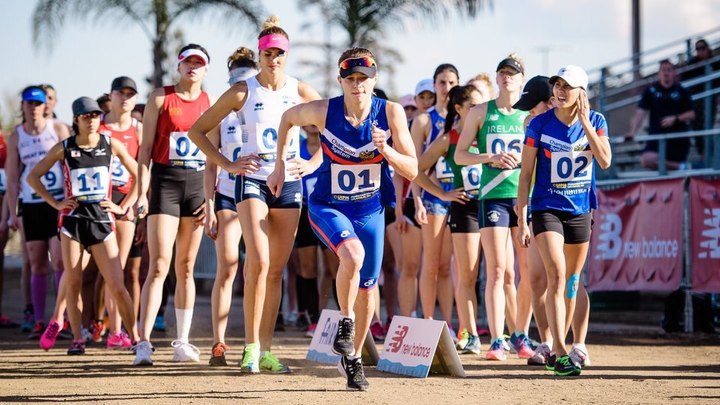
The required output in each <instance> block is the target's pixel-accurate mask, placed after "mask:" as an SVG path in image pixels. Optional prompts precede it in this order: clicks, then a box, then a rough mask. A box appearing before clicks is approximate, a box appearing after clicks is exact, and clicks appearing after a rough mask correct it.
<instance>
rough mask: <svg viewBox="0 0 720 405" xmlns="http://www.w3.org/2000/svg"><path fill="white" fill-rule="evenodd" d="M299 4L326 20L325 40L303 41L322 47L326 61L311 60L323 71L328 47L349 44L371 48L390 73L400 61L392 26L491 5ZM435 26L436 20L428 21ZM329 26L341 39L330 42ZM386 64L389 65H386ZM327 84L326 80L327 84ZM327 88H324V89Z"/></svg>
mask: <svg viewBox="0 0 720 405" xmlns="http://www.w3.org/2000/svg"><path fill="white" fill-rule="evenodd" d="M298 2H299V6H300V8H305V7H308V6H310V7H317V8H318V9H319V11H320V14H321V15H322V21H320V22H321V23H323V24H325V30H326V35H325V41H322V42H318V41H307V42H303V45H305V46H311V47H315V48H318V49H322V50H323V51H324V53H325V57H326V58H327V61H326V62H325V63H323V64H320V63H318V62H310V63H307V64H306V65H307V66H309V67H314V68H316V69H317V70H318V71H320V72H322V73H323V74H326V72H325V71H326V70H328V68H329V67H330V68H329V69H330V71H332V69H333V65H334V63H333V61H332V55H331V54H330V51H331V50H334V49H337V48H341V49H343V48H346V47H351V46H363V47H367V48H372V49H373V51H374V53H375V54H376V56H377V58H378V59H385V63H384V64H383V66H385V67H386V69H387V70H388V73H389V74H390V75H391V76H392V74H393V73H394V72H393V71H392V66H394V65H396V64H397V63H398V62H402V54H401V53H400V52H398V51H396V50H394V49H392V48H390V47H388V46H387V45H385V44H387V41H385V40H384V36H385V33H386V32H387V31H388V30H390V29H392V28H399V29H404V28H405V26H404V24H405V23H406V22H408V21H410V20H415V19H425V20H427V21H429V22H431V23H435V22H437V21H439V20H442V19H447V18H449V17H450V16H452V15H457V16H459V17H461V18H474V17H475V16H476V15H477V13H478V11H480V10H482V9H484V8H488V7H492V0H298ZM430 26H434V27H438V26H439V24H430ZM330 27H336V28H338V29H340V30H341V31H343V32H344V33H345V34H346V38H344V43H342V44H336V43H333V42H334V41H333V40H332V38H333V37H332V35H330V34H329V30H330ZM388 68H389V69H388ZM391 82H392V81H391ZM326 85H327V84H326ZM326 91H327V89H326Z"/></svg>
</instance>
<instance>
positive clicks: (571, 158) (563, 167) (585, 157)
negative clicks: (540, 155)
mask: <svg viewBox="0 0 720 405" xmlns="http://www.w3.org/2000/svg"><path fill="white" fill-rule="evenodd" d="M550 167H551V170H552V176H551V178H550V181H552V182H553V183H567V182H573V181H590V180H591V179H592V172H593V164H592V152H591V151H589V150H586V151H582V152H580V151H566V152H552V154H551V160H550Z"/></svg>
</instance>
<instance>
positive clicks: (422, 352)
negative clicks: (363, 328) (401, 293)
mask: <svg viewBox="0 0 720 405" xmlns="http://www.w3.org/2000/svg"><path fill="white" fill-rule="evenodd" d="M377 368H378V370H380V371H385V372H388V373H393V374H403V375H408V376H411V377H420V378H425V377H427V376H428V374H429V373H431V372H432V373H433V374H445V375H451V376H455V377H465V370H464V369H463V367H462V364H461V363H460V357H458V354H457V350H455V345H454V344H453V341H452V338H451V337H450V332H449V331H448V328H447V324H446V323H445V322H442V321H435V320H431V319H418V318H408V317H404V316H394V317H393V320H392V323H391V324H390V329H389V330H388V333H387V336H386V337H385V344H384V345H383V351H382V354H381V355H380V361H379V362H378V366H377Z"/></svg>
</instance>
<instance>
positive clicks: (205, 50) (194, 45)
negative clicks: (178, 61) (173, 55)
mask: <svg viewBox="0 0 720 405" xmlns="http://www.w3.org/2000/svg"><path fill="white" fill-rule="evenodd" d="M188 49H197V50H198V51H202V53H204V54H205V55H207V58H208V60H207V61H208V64H209V63H210V54H209V53H208V51H207V49H205V48H203V46H202V45H198V44H187V45H185V46H183V47H182V48H180V51H179V52H178V56H179V55H180V54H181V53H183V52H185V51H187V50H188Z"/></svg>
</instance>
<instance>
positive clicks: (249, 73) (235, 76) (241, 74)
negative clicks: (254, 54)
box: [228, 67, 258, 86]
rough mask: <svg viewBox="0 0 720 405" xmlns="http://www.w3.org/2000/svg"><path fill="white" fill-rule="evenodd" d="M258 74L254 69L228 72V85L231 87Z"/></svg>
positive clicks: (246, 68)
mask: <svg viewBox="0 0 720 405" xmlns="http://www.w3.org/2000/svg"><path fill="white" fill-rule="evenodd" d="M256 74H258V71H257V70H256V69H253V68H251V67H239V68H235V69H233V70H231V71H230V72H228V76H229V79H228V84H229V85H231V86H232V85H233V84H235V83H237V82H241V81H243V80H247V79H249V78H251V77H253V76H255V75H256Z"/></svg>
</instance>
